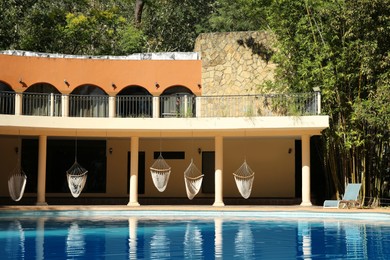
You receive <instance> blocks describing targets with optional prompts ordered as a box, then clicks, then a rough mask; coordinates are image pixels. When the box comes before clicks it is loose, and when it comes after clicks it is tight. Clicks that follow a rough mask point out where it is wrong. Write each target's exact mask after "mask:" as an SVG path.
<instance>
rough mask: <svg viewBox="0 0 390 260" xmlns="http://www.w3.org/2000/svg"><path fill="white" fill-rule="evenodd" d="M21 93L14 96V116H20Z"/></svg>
mask: <svg viewBox="0 0 390 260" xmlns="http://www.w3.org/2000/svg"><path fill="white" fill-rule="evenodd" d="M22 98H23V95H22V93H16V94H15V115H16V116H20V115H21V114H22Z"/></svg>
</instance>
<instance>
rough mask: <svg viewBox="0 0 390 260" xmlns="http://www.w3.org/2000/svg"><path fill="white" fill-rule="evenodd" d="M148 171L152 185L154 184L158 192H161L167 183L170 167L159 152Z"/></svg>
mask: <svg viewBox="0 0 390 260" xmlns="http://www.w3.org/2000/svg"><path fill="white" fill-rule="evenodd" d="M150 173H151V175H152V179H153V183H154V186H156V188H157V190H158V191H159V192H163V191H164V190H165V188H166V187H167V185H168V180H169V175H170V174H171V167H170V166H169V165H168V164H167V163H166V162H165V160H164V158H163V157H162V155H161V153H160V155H159V156H158V158H157V160H156V161H155V162H154V163H153V165H152V166H151V167H150Z"/></svg>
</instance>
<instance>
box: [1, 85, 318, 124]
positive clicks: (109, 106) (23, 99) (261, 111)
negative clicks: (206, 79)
mask: <svg viewBox="0 0 390 260" xmlns="http://www.w3.org/2000/svg"><path fill="white" fill-rule="evenodd" d="M320 104H321V95H320V93H319V92H311V93H300V94H255V95H224V96H199V97H198V96H194V95H189V94H174V95H169V96H160V97H153V96H140V95H133V96H125V95H120V96H119V95H118V96H116V97H109V96H106V95H98V96H97V95H95V96H94V95H61V94H53V93H15V92H7V91H1V92H0V114H8V115H26V116H29V115H33V116H49V117H92V118H97V117H110V118H112V117H116V118H189V117H190V118H194V117H195V118H215V117H262V116H267V117H270V116H271V117H274V116H314V115H319V114H320V113H321V105H320Z"/></svg>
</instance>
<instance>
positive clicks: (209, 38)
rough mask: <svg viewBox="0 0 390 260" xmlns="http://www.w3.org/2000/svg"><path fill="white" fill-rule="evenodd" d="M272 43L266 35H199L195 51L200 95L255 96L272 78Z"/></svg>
mask: <svg viewBox="0 0 390 260" xmlns="http://www.w3.org/2000/svg"><path fill="white" fill-rule="evenodd" d="M271 41H272V37H271V35H270V34H269V33H267V32H224V33H206V34H200V35H199V36H198V38H197V39H196V42H195V49H194V51H196V52H199V53H200V55H201V59H202V95H203V96H207V95H235V94H254V93H258V92H259V86H260V85H261V84H262V83H264V82H265V81H267V80H273V78H274V69H275V64H273V63H272V62H270V61H269V59H270V58H271V56H272V54H273V50H272V49H271V47H270V43H271Z"/></svg>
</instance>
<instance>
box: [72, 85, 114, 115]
mask: <svg viewBox="0 0 390 260" xmlns="http://www.w3.org/2000/svg"><path fill="white" fill-rule="evenodd" d="M69 116H72V117H107V116H108V95H107V93H106V92H104V90H103V89H101V88H100V87H98V86H94V85H82V86H79V87H77V88H75V89H74V90H73V91H72V93H70V95H69Z"/></svg>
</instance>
